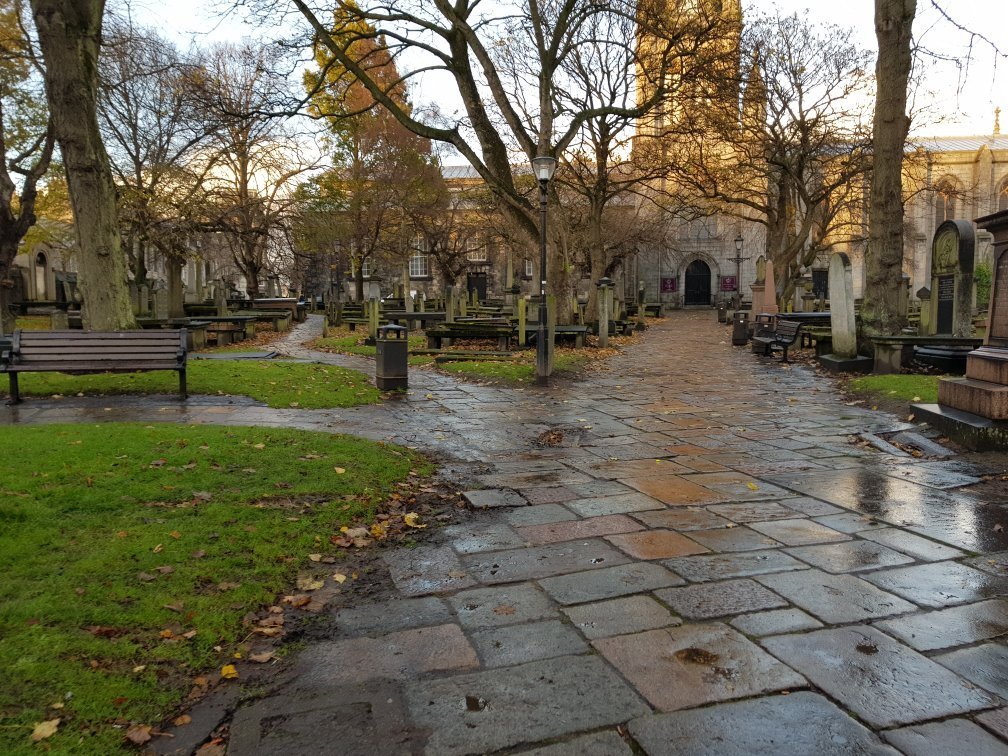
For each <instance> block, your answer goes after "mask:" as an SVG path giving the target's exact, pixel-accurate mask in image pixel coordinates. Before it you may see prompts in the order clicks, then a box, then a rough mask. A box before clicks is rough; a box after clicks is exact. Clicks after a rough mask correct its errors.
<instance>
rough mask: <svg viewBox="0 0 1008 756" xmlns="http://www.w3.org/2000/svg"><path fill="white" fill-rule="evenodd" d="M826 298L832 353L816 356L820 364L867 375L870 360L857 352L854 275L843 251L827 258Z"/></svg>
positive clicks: (831, 369)
mask: <svg viewBox="0 0 1008 756" xmlns="http://www.w3.org/2000/svg"><path fill="white" fill-rule="evenodd" d="M829 298H830V330H831V332H832V339H833V341H832V353H831V354H824V355H823V356H822V357H820V358H819V362H820V364H821V365H822V366H823V367H824V368H825V369H826V370H830V371H832V372H847V373H851V372H857V373H869V372H871V370H872V366H873V364H874V361H873V360H872V359H870V358H869V357H862V356H859V355H858V353H857V319H856V317H855V315H854V276H853V273H852V269H851V262H850V258H849V257H847V255H845V254H844V253H843V252H836V253H834V254H833V255H831V256H830V265H829Z"/></svg>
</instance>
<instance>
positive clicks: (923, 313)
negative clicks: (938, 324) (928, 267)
mask: <svg viewBox="0 0 1008 756" xmlns="http://www.w3.org/2000/svg"><path fill="white" fill-rule="evenodd" d="M917 299H919V300H920V320H919V321H918V322H917V335H918V336H927V335H928V329H929V328H930V327H931V289H929V288H928V287H927V286H922V287H921V288H919V289H918V290H917Z"/></svg>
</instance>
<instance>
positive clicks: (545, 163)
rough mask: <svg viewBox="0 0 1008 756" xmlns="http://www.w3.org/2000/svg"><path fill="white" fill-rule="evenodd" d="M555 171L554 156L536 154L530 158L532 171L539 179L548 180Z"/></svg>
mask: <svg viewBox="0 0 1008 756" xmlns="http://www.w3.org/2000/svg"><path fill="white" fill-rule="evenodd" d="M554 171H556V158H553V157H550V156H549V155H537V156H536V157H534V158H532V172H533V173H535V177H536V179H538V180H539V181H549V180H550V179H552V178H553V173H554Z"/></svg>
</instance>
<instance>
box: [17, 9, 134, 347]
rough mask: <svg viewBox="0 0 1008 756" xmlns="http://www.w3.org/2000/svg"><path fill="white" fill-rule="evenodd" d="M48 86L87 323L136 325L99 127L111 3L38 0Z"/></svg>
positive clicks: (110, 326)
mask: <svg viewBox="0 0 1008 756" xmlns="http://www.w3.org/2000/svg"><path fill="white" fill-rule="evenodd" d="M31 6H32V14H33V16H34V18H35V26H36V28H37V30H38V37H39V45H40V47H41V48H42V54H43V57H44V58H45V88H46V98H47V100H48V102H49V111H50V113H51V114H52V119H53V125H54V127H55V131H56V140H57V141H58V142H59V145H60V149H61V150H62V153H63V162H64V165H65V166H66V174H67V184H68V186H69V189H70V202H71V205H72V207H73V214H74V221H75V225H76V228H77V238H78V241H79V243H80V255H79V257H78V261H79V262H78V278H77V283H78V286H79V287H80V290H81V294H82V296H83V298H84V304H83V308H82V317H83V321H84V327H85V328H88V329H94V330H109V331H121V330H127V329H131V328H136V320H135V319H134V317H133V311H132V308H131V307H130V300H129V291H128V289H127V286H126V260H125V257H124V256H123V253H122V247H121V243H120V239H119V225H118V221H117V218H116V194H115V184H114V182H113V180H112V172H111V170H110V168H109V160H108V154H107V153H106V152H105V146H104V144H103V143H102V140H101V134H100V133H99V131H98V118H97V110H96V100H97V91H98V51H99V48H100V45H101V27H102V13H103V12H104V9H105V2H104V0H32V2H31Z"/></svg>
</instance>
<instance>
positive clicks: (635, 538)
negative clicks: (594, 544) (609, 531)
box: [606, 530, 708, 560]
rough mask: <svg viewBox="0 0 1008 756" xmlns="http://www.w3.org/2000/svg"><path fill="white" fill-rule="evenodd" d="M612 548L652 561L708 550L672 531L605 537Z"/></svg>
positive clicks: (701, 552) (641, 532)
mask: <svg viewBox="0 0 1008 756" xmlns="http://www.w3.org/2000/svg"><path fill="white" fill-rule="evenodd" d="M606 540H607V541H609V543H611V544H612V545H613V546H616V547H617V548H618V549H620V550H621V551H623V552H624V553H626V554H629V555H630V556H632V557H633V558H635V559H644V560H653V559H670V558H672V557H681V556H689V555H691V554H706V553H708V549H707V548H705V547H704V546H701V545H700V544H699V543H697V542H696V541H693V540H690V539H689V538H687V537H686V536H684V535H680V534H679V533H676V532H675V531H672V530H644V531H640V532H637V533H624V534H622V535H612V536H606Z"/></svg>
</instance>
